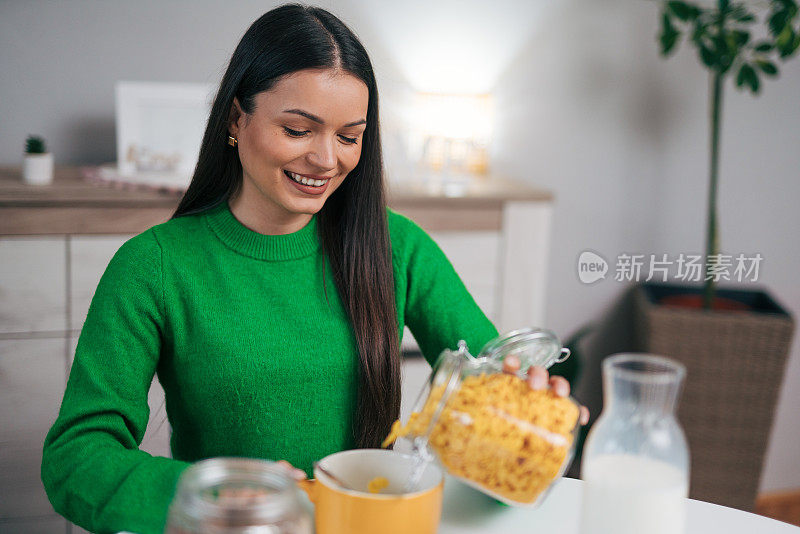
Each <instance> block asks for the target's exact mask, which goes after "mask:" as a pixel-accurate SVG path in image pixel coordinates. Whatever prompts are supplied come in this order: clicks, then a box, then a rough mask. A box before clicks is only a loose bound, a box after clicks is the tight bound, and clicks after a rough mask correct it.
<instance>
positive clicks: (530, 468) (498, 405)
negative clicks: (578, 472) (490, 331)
mask: <svg viewBox="0 0 800 534" xmlns="http://www.w3.org/2000/svg"><path fill="white" fill-rule="evenodd" d="M470 358H471V357H470ZM473 360H474V359H473ZM461 374H462V372H460V373H458V375H461ZM452 384H453V382H452V381H445V382H442V383H438V384H437V383H435V382H432V384H431V389H430V393H429V394H428V397H427V400H426V401H425V403H424V404H423V405H422V409H421V410H418V411H417V412H415V413H413V414H412V415H411V416H410V418H409V420H408V422H407V423H406V424H405V425H403V424H402V423H401V422H400V421H396V422H395V423H394V425H393V426H392V429H391V432H390V434H389V436H388V437H387V438H386V440H385V441H384V442H383V446H384V447H386V446H388V445H390V444H391V443H393V442H394V441H395V440H396V439H397V438H399V437H406V436H426V437H427V447H428V448H430V450H431V451H432V452H433V453H434V454H435V456H436V457H437V458H438V460H439V461H440V462H441V463H442V465H443V466H444V467H445V468H446V469H447V470H448V471H449V472H450V474H451V475H454V476H456V477H459V478H461V479H463V480H464V481H465V482H467V483H468V484H470V485H472V486H475V487H477V488H478V489H480V490H482V491H484V492H485V493H488V494H490V495H493V496H496V497H497V498H500V499H501V500H503V501H505V502H508V503H509V504H521V505H531V504H535V503H536V504H538V502H539V499H540V497H543V495H544V494H545V493H546V490H547V489H548V488H549V487H550V485H551V484H552V482H553V481H554V480H555V479H556V478H558V477H559V476H561V474H563V472H564V470H565V469H566V467H567V464H568V462H569V461H570V460H571V457H572V452H573V450H574V447H573V445H574V443H573V442H574V439H575V436H576V429H577V428H578V418H579V408H578V405H577V403H576V402H575V401H574V400H572V399H570V398H563V397H559V396H557V395H556V394H555V393H553V392H552V391H551V390H550V389H542V390H532V389H531V388H530V387H529V386H528V384H527V383H526V382H525V380H524V379H523V378H521V377H520V376H517V375H512V374H507V373H497V372H476V373H473V374H470V373H463V377H462V378H461V379H460V380H458V382H457V387H455V388H453V387H452ZM448 388H449V389H448ZM443 397H447V398H446V399H445V400H444V401H443ZM437 412H438V417H437Z"/></svg>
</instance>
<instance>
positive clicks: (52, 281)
mask: <svg viewBox="0 0 800 534" xmlns="http://www.w3.org/2000/svg"><path fill="white" fill-rule="evenodd" d="M66 263H67V262H66V248H65V241H64V238H63V237H3V238H0V333H11V332H47V331H50V332H52V331H60V332H63V331H64V330H65V329H66V328H67V316H66V306H65V304H66V303H65V300H64V299H65V298H66V280H67V279H66V272H67V271H66Z"/></svg>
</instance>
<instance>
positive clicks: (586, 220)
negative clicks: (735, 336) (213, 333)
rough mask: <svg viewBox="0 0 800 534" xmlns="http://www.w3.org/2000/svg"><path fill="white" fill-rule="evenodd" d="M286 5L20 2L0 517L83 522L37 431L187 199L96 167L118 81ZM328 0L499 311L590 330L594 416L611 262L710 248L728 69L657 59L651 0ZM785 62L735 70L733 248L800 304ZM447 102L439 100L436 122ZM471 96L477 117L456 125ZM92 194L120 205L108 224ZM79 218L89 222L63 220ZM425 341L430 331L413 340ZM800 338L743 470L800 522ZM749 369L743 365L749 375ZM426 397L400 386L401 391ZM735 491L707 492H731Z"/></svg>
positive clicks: (409, 204) (408, 166) (571, 335)
mask: <svg viewBox="0 0 800 534" xmlns="http://www.w3.org/2000/svg"><path fill="white" fill-rule="evenodd" d="M276 5H278V2H272V1H267V2H264V1H260V2H255V1H244V0H241V1H234V2H222V1H214V0H191V1H190V0H181V1H177V0H170V1H161V0H158V1H156V0H140V1H137V2H122V1H107V2H99V1H91V0H70V1H44V0H24V1H23V0H17V1H13V0H5V1H0V72H1V73H2V75H1V76H0V167H2V173H0V175H1V176H0V218H2V219H3V220H4V222H3V225H1V226H0V228H4V229H5V230H4V231H2V232H0V234H2V235H0V532H70V531H71V532H80V531H81V529H79V528H78V527H75V526H72V525H70V524H68V523H67V522H66V521H65V520H63V519H61V518H59V517H58V516H57V515H56V514H55V512H54V511H53V510H52V508H51V507H50V506H49V503H48V502H47V500H46V497H45V496H44V493H43V490H42V489H41V484H40V482H39V479H38V476H39V472H38V467H39V464H38V462H39V461H40V459H41V442H42V440H43V439H44V435H45V433H46V431H47V429H48V428H49V425H50V423H52V421H53V419H54V418H55V415H56V413H57V409H58V405H59V403H60V400H61V395H62V394H63V384H64V380H65V378H66V374H67V372H68V366H69V361H70V357H71V354H72V351H73V350H74V345H75V341H76V339H77V335H78V334H79V332H80V327H81V325H82V321H83V318H84V317H85V313H86V309H87V308H88V303H89V301H90V299H91V295H92V293H93V290H94V286H95V285H96V283H97V281H98V280H99V276H100V274H102V271H103V269H104V268H105V265H106V264H107V262H108V260H109V259H110V257H111V255H113V253H114V251H115V250H116V249H117V248H118V247H119V246H120V245H121V244H122V242H124V240H125V239H127V238H128V237H130V236H131V235H133V234H135V233H138V232H139V231H143V230H144V229H145V228H147V226H149V225H150V224H155V223H157V222H158V220H157V219H158V217H162V215H163V217H162V220H163V219H165V218H166V216H168V214H169V212H170V206H172V205H174V204H176V202H177V198H178V197H177V196H175V194H174V193H169V192H162V193H159V192H158V191H154V190H144V189H139V190H134V191H120V190H118V189H115V188H113V187H112V186H111V184H109V183H100V182H89V181H86V180H84V178H83V176H84V171H81V169H82V168H86V167H93V166H98V165H101V164H109V163H111V164H113V163H114V162H115V161H116V160H117V153H118V152H117V140H118V136H117V130H116V122H115V121H116V119H117V117H116V108H115V106H116V102H115V87H116V84H117V82H119V81H139V82H175V83H199V84H210V86H211V87H213V86H215V85H216V84H217V83H218V82H219V79H220V78H221V76H222V74H223V72H224V70H225V68H226V66H227V61H228V59H229V58H230V55H231V54H232V52H233V50H234V48H235V46H236V44H237V43H238V41H239V39H240V37H241V36H242V34H243V33H244V31H245V30H246V29H247V27H248V26H249V25H250V24H251V23H252V22H253V21H254V20H255V19H256V18H258V17H259V16H260V15H262V14H263V13H264V12H266V11H267V10H269V9H270V8H272V7H274V6H276ZM315 5H319V6H321V7H324V8H326V9H328V10H330V11H332V12H333V13H334V14H336V15H338V16H339V17H340V18H342V19H343V20H344V21H345V22H346V23H347V24H348V25H349V26H350V27H351V28H352V29H353V30H354V31H355V32H356V33H357V34H358V36H359V37H360V38H361V40H362V42H363V43H364V45H365V46H366V48H367V50H368V52H369V54H370V56H371V59H372V61H373V66H374V68H375V71H376V75H377V78H378V87H379V91H380V98H381V110H380V112H381V120H382V128H383V138H384V148H385V161H386V170H387V175H388V177H389V181H390V184H391V186H392V188H393V190H394V191H396V192H397V193H396V194H395V196H394V197H393V198H394V199H395V205H396V207H397V209H398V210H399V211H403V212H405V213H408V214H409V216H412V217H413V218H415V219H417V220H418V221H419V222H420V224H422V225H423V227H425V228H426V229H428V230H429V231H430V232H431V233H432V235H434V237H435V238H436V239H437V241H439V242H440V244H441V245H442V247H443V248H444V249H445V251H446V252H447V253H448V255H449V256H450V257H451V259H452V261H453V263H454V264H455V266H456V268H457V269H458V270H459V272H460V273H461V274H462V276H463V277H464V278H465V280H466V281H467V284H468V286H469V287H470V289H471V290H472V291H473V293H474V294H475V296H476V299H477V300H478V302H479V304H481V306H482V307H483V308H484V310H485V311H486V312H487V314H489V315H490V317H492V319H493V320H495V321H496V322H497V323H498V326H499V327H502V328H511V327H520V326H526V325H537V326H545V327H548V328H550V329H552V330H553V331H555V332H556V333H557V334H558V335H559V336H560V337H561V339H562V340H572V341H573V342H574V348H575V349H576V350H575V352H576V359H577V361H576V363H575V366H577V368H575V367H572V368H570V369H567V370H566V374H569V376H570V378H572V379H573V388H574V390H575V391H576V396H578V398H579V400H581V401H583V402H586V403H589V405H590V406H591V407H592V409H593V412H594V413H593V415H594V416H596V415H597V414H598V412H599V409H600V407H599V405H597V404H595V405H592V400H593V399H594V401H595V402H599V401H598V397H597V393H598V391H599V390H598V388H599V384H598V382H597V377H598V375H597V373H596V372H593V371H592V370H593V369H594V370H595V371H596V370H597V369H599V360H600V358H602V356H605V354H601V352H602V351H601V350H600V349H597V348H595V349H594V351H593V349H592V347H590V346H588V345H594V346H595V347H596V346H597V345H602V343H597V342H595V343H593V344H585V345H584V346H581V345H580V340H579V339H578V338H576V334H578V333H586V332H591V334H587V335H590V336H594V337H595V340H596V339H597V338H598V337H600V338H602V337H603V336H605V335H608V336H611V335H614V334H611V333H609V334H606V333H604V331H603V330H602V328H601V325H604V324H605V326H606V327H607V326H608V324H607V323H608V320H607V318H608V316H609V314H610V313H614V311H613V310H618V309H619V306H620V303H621V302H623V301H625V299H626V298H627V295H628V294H629V291H630V290H631V288H632V287H633V283H632V282H631V281H617V280H615V263H616V262H617V258H618V257H619V256H620V255H623V254H643V255H646V257H649V255H651V254H656V255H657V256H659V257H660V256H661V255H663V254H667V255H668V256H669V257H670V258H676V257H678V255H679V254H681V253H683V254H702V253H703V250H704V236H705V224H706V222H705V221H706V219H705V217H706V198H707V184H708V165H709V161H708V160H709V156H708V153H709V120H708V115H709V96H708V95H709V74H708V71H707V70H705V69H704V68H702V67H701V65H700V62H699V61H698V59H697V57H696V53H695V51H694V50H693V49H692V48H689V47H687V46H685V43H684V44H682V45H681V48H680V49H679V50H678V52H677V54H676V55H675V57H672V58H670V59H665V58H663V57H661V56H660V54H659V46H658V42H657V35H658V31H659V24H660V10H661V6H662V4H661V3H660V2H655V1H648V0H603V1H599V0H535V1H534V0H524V1H523V0H495V1H493V2H483V1H478V0H459V1H455V0H448V1H438V0H437V1H435V2H431V1H423V0H407V1H404V2H390V1H388V0H369V1H367V0H328V1H322V2H316V3H315ZM753 5H754V9H760V8H761V7H763V5H766V2H764V3H755V4H753ZM780 69H781V71H780V77H779V78H778V79H777V80H765V81H763V87H762V90H761V94H760V95H759V96H758V97H753V96H752V95H751V94H749V92H739V91H736V90H734V88H733V84H732V83H731V82H730V80H728V84H727V86H726V93H725V100H724V109H723V120H722V130H721V139H722V152H721V162H720V186H719V207H720V208H719V209H720V223H719V224H720V242H721V247H722V251H723V252H724V253H726V254H730V255H738V254H739V253H744V254H746V255H749V256H753V255H755V254H760V255H761V256H762V257H763V261H762V262H761V264H760V271H759V273H758V280H757V283H752V282H743V283H740V284H732V283H730V282H729V283H727V284H725V283H723V284H722V286H723V287H727V286H736V287H740V288H743V287H744V286H747V287H746V288H747V289H750V288H758V289H762V288H765V289H767V290H768V291H769V293H770V295H771V296H772V297H773V298H775V299H776V300H777V301H778V303H779V304H781V305H782V306H783V307H784V308H785V309H786V310H787V311H788V312H789V313H790V314H792V315H793V316H794V315H795V314H796V313H797V311H798V310H800V284H798V281H797V279H796V276H797V267H798V264H799V263H800V239H798V231H799V230H800V210H798V209H797V203H798V200H800V150H798V147H799V146H800V60H795V61H788V62H787V63H785V64H782V65H780ZM442 95H445V96H442ZM447 95H449V96H447ZM452 95H462V96H460V97H456V96H452ZM463 95H466V96H463ZM459 100H463V101H464V102H461V103H459ZM448 106H453V109H454V110H455V111H453V112H452V113H451V114H450V115H448V114H447V113H446V112H442V110H446V109H449V108H448ZM458 106H462V107H461V108H459V107H458ZM464 106H466V107H464ZM431 110H438V111H440V112H441V116H437V117H436V121H433V119H431V113H432V111H431ZM459 110H460V111H459ZM465 113H470V115H468V116H469V118H470V120H468V121H467V122H466V123H465V124H466V125H463V124H461V123H458V121H459V120H461V121H463V117H464V114H465ZM448 121H452V122H448ZM431 122H435V124H431ZM426 124H427V125H426ZM476 125H477V126H476ZM465 128H466V129H467V130H469V132H468V133H467V134H464V129H465ZM453 132H455V133H453ZM459 132H460V133H459ZM201 133H202V132H201ZM29 134H38V135H41V136H42V137H44V139H45V140H46V143H47V148H48V149H49V151H50V152H51V153H52V154H53V158H54V161H55V167H56V172H55V174H56V180H55V182H54V184H53V185H51V186H41V187H36V186H29V185H24V184H23V183H22V180H21V177H20V176H21V171H20V169H21V167H22V164H23V156H24V154H23V151H24V146H25V140H26V137H27V136H28V135H29ZM95 177H96V176H95ZM59 180H62V182H61V183H62V184H64V185H63V186H62V187H58V184H59V183H60V182H59ZM107 181H109V180H107ZM111 182H112V183H113V180H111ZM510 184H514V185H510ZM95 189H96V190H97V191H100V192H99V193H95V192H92V191H93V190H95ZM87 191H88V192H87ZM70 195H72V196H70ZM80 195H86V197H85V198H83V197H81V196H80ZM114 195H119V196H118V197H115V196H114ZM67 197H69V199H68V202H67V200H65V199H67ZM105 199H107V201H108V206H106V208H108V209H106V210H105V211H103V209H102V208H103V207H104V206H102V205H100V204H102V202H104V201H106V200H105ZM59 203H63V205H61V204H59ZM98 203H100V204H98ZM126 203H127V204H126ZM137 206H138V207H139V208H141V210H142V212H141V213H142V215H141V216H139V215H136V216H134V217H133V218H132V219H131V218H129V219H128V221H127V222H125V223H124V224H123V223H121V222H119V221H118V220H116V219H114V217H113V216H109V215H108V212H109V211H111V212H113V211H115V209H116V208H120V209H122V208H124V209H127V210H136V209H139V208H137ZM48 210H50V211H48ZM93 210H94V211H93ZM148 210H149V211H148ZM448 210H451V211H448ZM145 212H146V213H145ZM95 213H106V215H103V217H101V218H99V219H97V220H94V221H93V220H91V217H93V214H95ZM451 213H452V214H453V215H452V217H450V215H448V214H451ZM154 214H155V215H154ZM159 214H160V215H159ZM137 217H138V218H137ZM148 217H149V218H148ZM152 217H156V220H155V221H152ZM62 220H69V221H70V223H69V225H67V227H63V229H58V228H57V229H56V230H55V231H53V230H50V229H48V228H52V227H53V225H54V224H62V223H61V222H59V221H62ZM131 220H133V221H134V222H133V223H131V222H130V221H131ZM448 220H450V221H451V223H450V225H449V226H448V222H447V221H448ZM452 220H455V221H458V223H457V224H454V223H452ZM136 221H140V224H141V225H143V226H142V227H141V229H136ZM105 224H107V226H104V225H105ZM131 224H132V225H133V226H130V225H131ZM48 225H49V226H48ZM126 225H128V226H126ZM43 234H45V235H43ZM584 251H592V252H594V253H596V254H598V255H599V256H601V257H602V258H604V259H605V260H606V261H607V262H608V264H609V265H608V269H609V270H608V272H607V274H606V275H605V279H600V280H598V281H596V282H594V283H584V282H582V281H581V279H580V278H579V276H578V259H579V257H580V256H581V253H583V252H584ZM646 267H647V266H646V265H645V267H644V268H643V273H645V272H646ZM640 280H641V281H644V276H643V277H642V278H641V279H640ZM587 328H588V329H587ZM622 328H623V329H624V326H623V327H622ZM612 330H613V328H612ZM584 339H586V338H584ZM408 348H409V350H410V351H412V352H413V343H411V344H408ZM475 349H476V350H477V349H478V348H475ZM581 349H582V350H581ZM698 351H699V352H700V349H698ZM788 354H789V355H788V359H787V360H786V363H785V364H783V363H782V362H783V360H781V359H780V358H779V359H778V363H777V364H776V365H775V364H773V366H772V367H770V369H776V370H777V371H776V372H775V373H774V376H773V375H770V376H767V377H761V378H760V379H758V380H757V381H756V387H757V388H759V389H758V391H756V393H755V395H756V396H757V397H758V396H760V392H762V391H763V394H764V396H765V397H767V398H774V402H773V403H771V404H769V407H768V408H769V413H768V415H767V424H766V425H765V428H764V429H761V430H758V431H757V432H759V435H758V436H756V437H755V440H756V442H758V441H759V440H760V442H761V443H763V447H762V449H763V451H762V452H761V453H758V452H757V453H755V455H756V457H757V458H760V456H759V454H763V468H762V467H761V466H760V465H759V467H758V469H757V470H756V471H755V472H749V474H748V475H747V476H748V477H749V479H748V480H745V481H742V482H741V483H738V484H739V485H741V486H743V487H750V486H751V487H752V488H753V493H757V494H758V495H759V496H760V497H759V501H758V502H759V504H758V505H756V503H755V502H754V500H753V499H750V501H749V502H747V503H745V504H738V505H736V506H737V507H741V508H745V509H755V510H757V511H759V512H762V513H769V514H772V515H776V514H777V515H778V516H780V517H781V518H783V519H784V520H791V517H789V516H787V514H789V515H791V514H793V513H794V514H796V515H795V521H800V518H798V515H800V512H798V511H797V510H798V509H799V508H800V504H798V503H799V502H800V452H798V451H799V450H800V449H798V446H797V444H798V443H799V442H800V415H799V414H798V411H797V406H800V341H799V340H798V336H796V335H795V336H794V338H793V341H792V345H791V348H790V350H789V351H788ZM724 357H725V358H734V359H735V358H736V357H737V353H736V351H734V352H733V353H732V354H727V355H725V356H724ZM720 358H722V356H720ZM409 362H410V363H409V365H408V366H407V369H406V376H407V378H408V384H407V385H406V387H405V388H404V391H411V393H408V394H407V395H406V397H408V396H409V395H411V396H413V394H414V393H416V391H414V390H415V388H417V387H418V384H419V381H420V380H421V379H422V378H424V375H425V373H427V367H426V366H425V364H424V363H422V362H421V360H419V359H416V360H415V359H414V358H412V357H410V358H409ZM755 367H758V365H756V366H755ZM784 370H785V372H784V373H782V371H784ZM688 380H690V381H691V380H692V372H691V369H690V373H689V377H688ZM581 381H583V383H581ZM747 381H748V378H747V377H744V378H743V379H742V380H741V381H740V382H739V383H737V382H736V380H735V379H732V380H731V381H729V382H727V383H726V384H723V386H724V387H728V388H729V389H730V388H734V390H735V388H742V390H746V389H747V388H748V385H747ZM749 394H752V391H751V392H750V393H749ZM581 395H583V396H584V397H581ZM734 395H735V391H734ZM152 396H153V398H152V399H151V401H152V403H151V404H152V408H153V413H154V415H153V417H152V418H151V419H152V423H153V428H152V429H151V430H148V436H147V437H146V438H145V442H146V443H144V444H143V447H144V448H146V449H147V450H150V451H152V452H153V453H156V454H168V449H167V446H166V436H167V435H168V434H167V432H168V426H167V425H165V424H164V421H163V406H162V404H161V403H162V401H160V398H159V396H158V392H157V391H156V390H155V389H154V392H153V395H152ZM410 401H413V399H410V400H409V399H407V398H404V407H405V408H404V409H407V407H408V402H410ZM159 409H161V410H162V411H161V412H159ZM158 413H161V414H162V415H161V416H160V419H159V416H158ZM757 416H758V417H761V418H762V419H763V413H759V414H757ZM737 417H738V416H737ZM742 417H744V419H742V420H743V421H745V422H744V423H739V426H737V427H735V428H732V429H731V430H730V434H729V435H726V432H725V431H722V432H720V433H719V435H718V436H717V438H718V440H719V441H720V442H726V441H728V440H729V439H730V436H731V435H733V434H734V433H743V432H744V433H747V428H748V426H747V425H748V423H747V422H746V421H747V416H746V415H744V416H742ZM770 417H774V419H772V425H771V426H770V425H769V419H770ZM742 425H743V426H742ZM762 426H764V425H762ZM695 452H696V451H695V450H693V451H692V454H693V457H694V456H696V454H695ZM759 464H760V461H759ZM693 467H695V466H693ZM731 471H735V469H731ZM744 471H747V470H744ZM751 471H752V470H751ZM728 497H729V496H726V495H725V494H724V492H723V493H721V494H719V495H716V496H713V497H708V498H706V499H704V500H711V501H712V502H719V503H723V504H725V503H727V504H729V505H735V504H730V501H729V500H726V499H727V498H728ZM793 507H794V508H793ZM776 510H777V511H776ZM781 514H783V515H781ZM787 517H788V519H787Z"/></svg>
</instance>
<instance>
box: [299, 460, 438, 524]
mask: <svg viewBox="0 0 800 534" xmlns="http://www.w3.org/2000/svg"><path fill="white" fill-rule="evenodd" d="M414 462H415V460H414V458H413V457H412V456H410V455H408V454H402V453H399V452H394V451H390V450H384V449H356V450H351V451H343V452H338V453H336V454H332V455H330V456H326V457H325V458H323V459H322V460H320V462H319V463H320V464H321V465H322V467H323V468H324V469H326V470H328V471H329V472H330V473H331V474H333V475H334V476H336V477H337V478H339V479H340V480H341V481H342V482H343V483H345V484H347V485H348V486H349V487H350V488H353V489H344V488H342V487H340V486H339V485H338V484H336V483H335V482H334V481H333V480H331V479H330V478H328V477H327V476H325V474H324V473H322V472H320V471H319V470H318V469H315V470H314V480H306V481H302V482H301V483H300V487H301V488H302V489H303V490H304V491H305V492H306V493H307V494H308V496H309V498H310V499H311V502H313V503H314V516H315V518H314V521H315V524H316V529H317V534H364V533H370V534H409V533H414V534H435V533H436V530H437V529H438V527H439V521H440V519H441V515H442V488H443V487H444V477H443V475H442V471H441V469H439V468H438V467H437V466H436V465H433V464H428V465H426V466H425V471H424V472H423V475H422V480H421V482H420V484H419V489H418V491H415V492H413V493H403V491H402V488H403V485H404V483H405V481H406V479H407V477H408V475H409V474H410V473H411V471H412V469H413V467H414ZM375 477H385V478H387V479H388V480H389V485H388V487H386V488H385V489H383V490H382V491H381V492H380V493H369V491H368V490H367V486H368V484H369V482H370V480H372V479H374V478H375Z"/></svg>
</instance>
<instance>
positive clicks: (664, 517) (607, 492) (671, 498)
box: [581, 354, 689, 534]
mask: <svg viewBox="0 0 800 534" xmlns="http://www.w3.org/2000/svg"><path fill="white" fill-rule="evenodd" d="M685 375H686V369H685V367H684V366H683V365H682V364H680V363H678V362H676V361H674V360H670V359H668V358H664V357H661V356H653V355H649V354H617V355H614V356H611V357H609V358H606V359H605V360H604V361H603V411H602V413H601V414H600V417H599V418H598V419H597V421H596V422H595V424H594V426H592V429H591V431H590V432H589V435H588V437H587V439H586V444H585V445H584V448H583V463H582V465H581V478H583V480H584V486H583V489H584V493H583V505H582V513H581V525H582V526H581V532H585V533H589V532H591V533H593V534H612V533H613V534H633V533H639V532H647V533H652V534H672V533H676V532H678V533H679V532H683V528H684V520H685V514H686V510H685V506H686V497H688V493H689V447H688V445H687V443H686V436H685V435H684V433H683V430H682V429H681V426H680V424H678V420H677V418H676V417H675V409H676V407H677V403H678V397H679V394H680V391H681V385H682V383H683V379H684V376H685Z"/></svg>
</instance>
